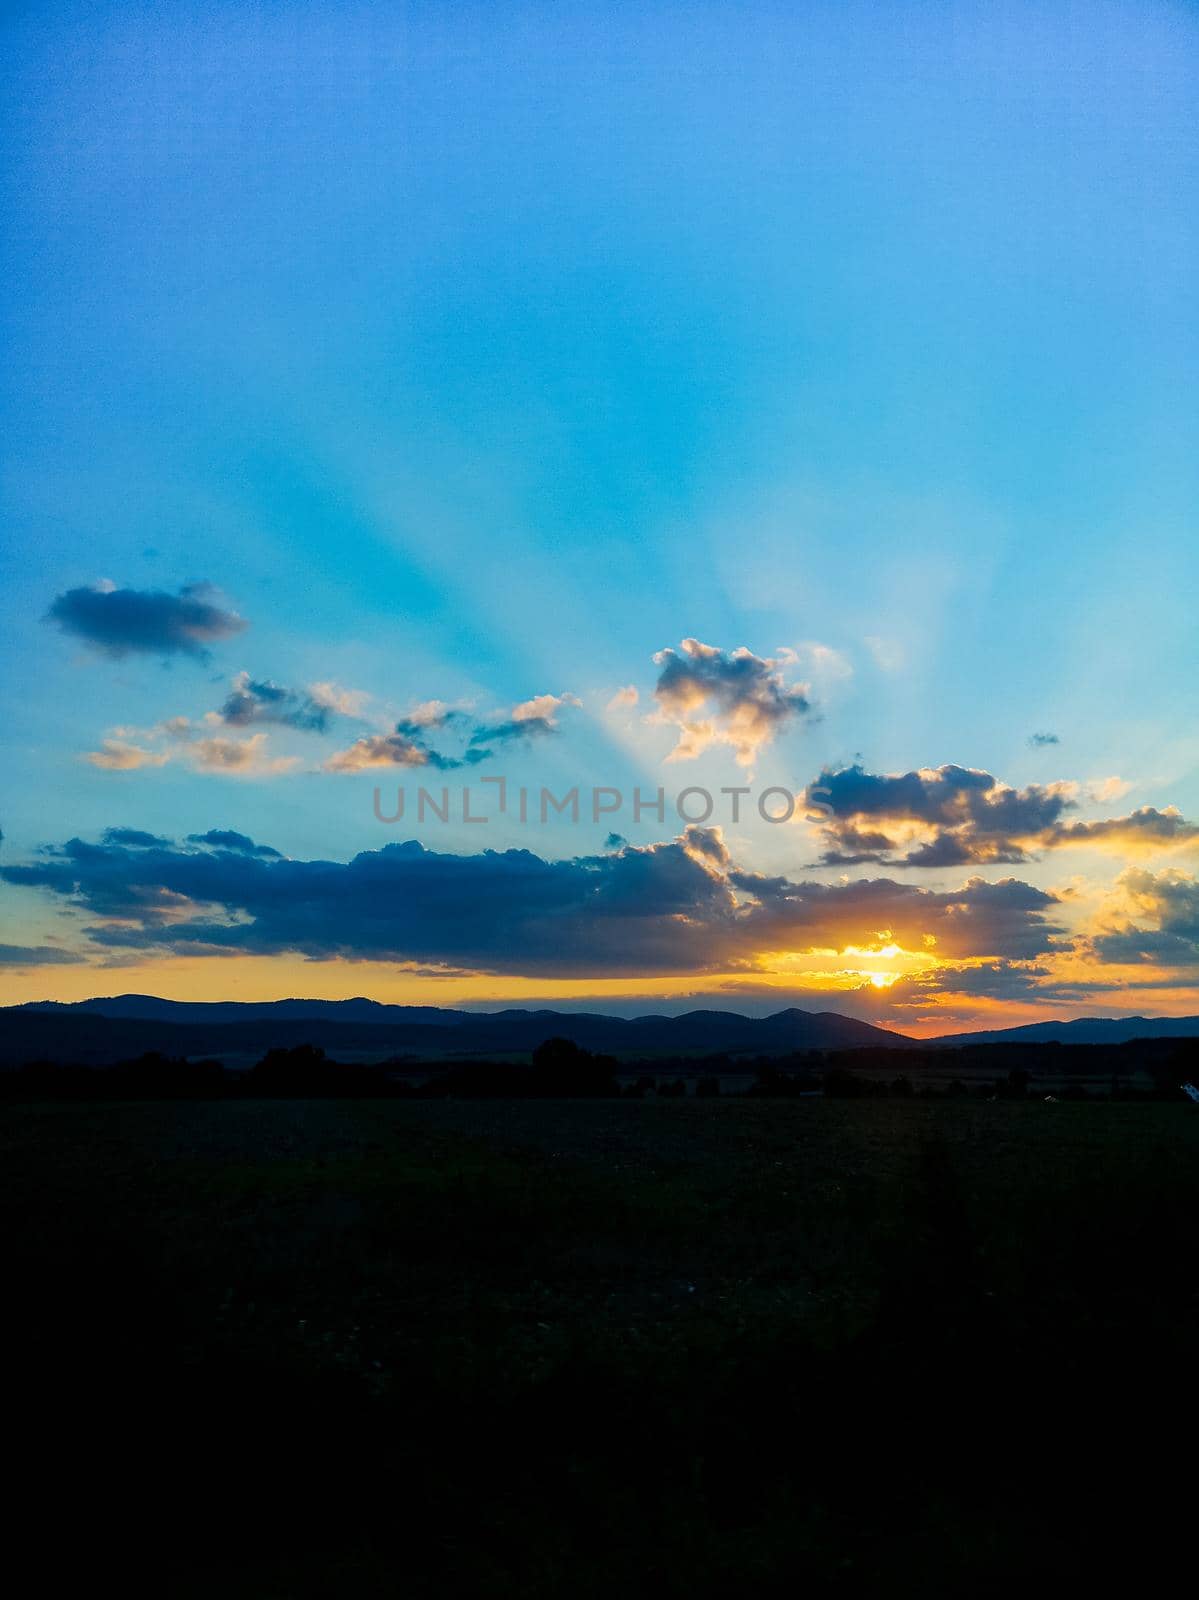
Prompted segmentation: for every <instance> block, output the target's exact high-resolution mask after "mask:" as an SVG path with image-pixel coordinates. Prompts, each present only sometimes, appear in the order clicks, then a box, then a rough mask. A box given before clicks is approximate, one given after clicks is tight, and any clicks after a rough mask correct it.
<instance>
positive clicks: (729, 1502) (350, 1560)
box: [0, 1100, 1199, 1600]
mask: <svg viewBox="0 0 1199 1600" xmlns="http://www.w3.org/2000/svg"><path fill="white" fill-rule="evenodd" d="M2 1118H3V1120H2V1122H0V1183H2V1185H3V1188H4V1197H5V1202H6V1213H7V1215H8V1217H9V1224H8V1227H7V1229H6V1237H7V1240H8V1243H7V1247H6V1260H5V1263H4V1272H5V1283H6V1285H7V1286H8V1288H9V1291H10V1306H11V1309H10V1312H9V1314H8V1317H7V1321H6V1326H5V1332H6V1339H7V1342H8V1345H9V1350H8V1359H7V1365H6V1368H5V1370H6V1371H7V1372H8V1374H9V1375H10V1380H11V1396H12V1399H13V1400H14V1401H16V1400H20V1401H21V1402H22V1408H21V1409H22V1410H23V1411H24V1412H25V1413H26V1417H25V1423H24V1427H23V1431H21V1432H20V1433H10V1439H11V1440H12V1443H11V1444H10V1450H11V1451H12V1452H15V1453H16V1458H17V1459H18V1460H19V1461H20V1462H21V1464H22V1479H23V1481H24V1484H25V1486H26V1489H27V1490H28V1493H29V1497H30V1500H31V1502H32V1504H33V1506H34V1507H35V1508H37V1509H45V1508H46V1506H47V1504H49V1508H50V1510H51V1511H52V1513H53V1516H54V1520H55V1521H56V1523H57V1524H59V1525H60V1526H61V1527H62V1528H64V1529H69V1530H71V1537H70V1538H69V1539H67V1540H65V1541H62V1542H61V1543H60V1544H59V1545H58V1546H57V1547H56V1546H55V1545H54V1544H52V1545H50V1546H47V1547H46V1548H45V1550H44V1551H43V1560H44V1561H46V1560H48V1561H51V1562H53V1561H55V1560H56V1559H57V1557H58V1555H59V1554H60V1553H62V1551H64V1550H66V1551H68V1552H70V1553H73V1554H75V1555H78V1554H79V1553H80V1552H81V1551H83V1552H86V1553H87V1557H88V1559H89V1560H91V1561H94V1562H95V1563H97V1564H98V1565H99V1567H100V1568H101V1569H105V1570H116V1571H118V1572H120V1573H122V1574H123V1575H124V1578H125V1582H126V1586H127V1587H134V1586H135V1579H136V1580H138V1581H142V1580H145V1581H147V1582H148V1584H149V1586H150V1587H152V1588H153V1589H154V1590H155V1592H157V1593H159V1594H177V1595H180V1596H191V1595H195V1596H199V1595H208V1594H213V1593H218V1592H219V1593H221V1594H224V1595H232V1596H239V1595H245V1596H262V1597H270V1600H273V1597H280V1600H282V1597H292V1596H294V1597H298V1600H303V1597H310V1596H311V1597H315V1596H323V1595H334V1594H336V1595H346V1594H350V1595H355V1594H363V1595H371V1596H373V1595H391V1594H396V1595H400V1594H402V1595H405V1596H424V1595H429V1596H433V1595H438V1596H441V1595H446V1594H449V1593H479V1594H487V1595H499V1596H517V1595H520V1596H534V1597H538V1596H550V1595H555V1596H556V1595H571V1596H576V1595H577V1596H592V1595H594V1596H600V1595H604V1596H608V1595H612V1594H614V1593H623V1594H628V1593H643V1592H644V1593H651V1592H652V1593H654V1594H658V1595H664V1596H671V1595H676V1594H677V1595H683V1594H687V1595H713V1596H714V1595H726V1594H731V1593H749V1594H766V1595H771V1594H775V1593H778V1594H782V1593H784V1592H786V1593H793V1592H794V1589H795V1586H796V1584H797V1583H800V1582H815V1583H818V1584H819V1585H820V1586H821V1587H823V1588H828V1589H832V1590H834V1591H837V1590H841V1589H844V1590H846V1591H848V1590H850V1589H856V1588H857V1587H858V1586H860V1585H862V1584H867V1585H873V1586H879V1587H882V1586H887V1587H890V1586H893V1585H901V1586H904V1587H907V1586H912V1585H922V1586H925V1587H927V1586H930V1585H932V1586H938V1587H944V1588H948V1589H955V1590H960V1589H961V1588H964V1587H965V1586H967V1585H969V1586H971V1587H972V1588H975V1589H977V1588H979V1587H980V1586H981V1587H984V1588H985V1587H987V1585H988V1584H989V1583H991V1582H994V1583H995V1584H997V1585H998V1584H1001V1583H1011V1582H1016V1581H1023V1580H1027V1579H1029V1578H1030V1577H1033V1576H1037V1577H1038V1578H1040V1579H1041V1580H1044V1579H1046V1578H1048V1579H1053V1580H1056V1581H1065V1582H1070V1581H1078V1580H1080V1579H1082V1578H1084V1577H1086V1576H1088V1575H1090V1574H1091V1573H1092V1572H1093V1571H1094V1570H1096V1569H1097V1568H1098V1569H1103V1570H1104V1571H1106V1572H1107V1573H1108V1575H1110V1574H1111V1572H1112V1571H1113V1570H1114V1569H1115V1567H1116V1565H1117V1563H1118V1562H1119V1561H1120V1560H1121V1559H1131V1560H1132V1561H1133V1563H1134V1567H1135V1565H1136V1563H1138V1562H1139V1563H1140V1568H1139V1571H1140V1573H1141V1576H1142V1577H1143V1576H1144V1572H1145V1563H1146V1562H1147V1560H1148V1559H1149V1556H1148V1554H1147V1552H1153V1553H1154V1559H1157V1557H1158V1556H1159V1555H1160V1553H1161V1552H1163V1551H1164V1549H1165V1545H1166V1542H1167V1538H1168V1534H1169V1530H1170V1527H1171V1526H1172V1525H1173V1519H1174V1517H1175V1516H1176V1515H1179V1514H1180V1512H1181V1508H1182V1505H1183V1504H1184V1503H1185V1494H1186V1479H1185V1477H1182V1476H1179V1475H1177V1472H1176V1469H1172V1468H1171V1466H1170V1464H1169V1463H1170V1456H1169V1454H1168V1453H1167V1451H1166V1450H1165V1448H1164V1447H1163V1446H1162V1445H1161V1444H1159V1442H1158V1425H1159V1424H1160V1423H1161V1422H1163V1421H1166V1420H1168V1421H1169V1422H1170V1424H1171V1426H1172V1427H1173V1428H1175V1429H1181V1428H1184V1427H1185V1425H1186V1424H1185V1419H1186V1416H1187V1408H1188V1407H1189V1405H1190V1388H1191V1379H1190V1376H1189V1369H1190V1364H1191V1362H1192V1360H1193V1352H1194V1349H1195V1335H1196V1332H1197V1331H1199V1326H1197V1325H1199V1296H1197V1294H1196V1279H1195V1275H1194V1271H1193V1260H1194V1247H1193V1242H1192V1233H1193V1227H1194V1221H1195V1217H1196V1209H1197V1208H1196V1201H1197V1199H1199V1165H1197V1159H1196V1158H1197V1157H1199V1116H1195V1115H1192V1114H1191V1112H1190V1108H1189V1107H1185V1106H1175V1105H1162V1104H1158V1105H1154V1104H1140V1105H1129V1104H1119V1103H1096V1104H1065V1103H1063V1104H1061V1105H1053V1106H1046V1105H1044V1104H1043V1103H1041V1102H1032V1103H996V1104H989V1103H986V1102H977V1101H967V1102H919V1101H916V1102H905V1101H878V1102H874V1101H858V1102H835V1101H804V1102H798V1103H797V1102H762V1101H759V1102H753V1101H737V1102H730V1101H723V1102H722V1101H716V1102H696V1101H690V1100H688V1101H672V1102H661V1101H646V1102H638V1101H619V1102H609V1101H594V1102H586V1101H583V1102H578V1101H576V1102H546V1101H533V1102H495V1101H493V1102H483V1103H469V1102H411V1103H410V1102H394V1101H393V1102H352V1101H350V1102H347V1101H342V1102H337V1101H311V1102H303V1101H258V1102H253V1101H251V1102H208V1103H204V1102H197V1103H184V1104H178V1103H177V1104H159V1103H155V1104H132V1105H128V1104H110V1105H103V1106H83V1105H72V1104H60V1105H53V1106H32V1107H30V1106H22V1107H16V1106H8V1107H5V1108H4V1109H3V1112H2ZM1179 1497H1181V1498H1179ZM1176 1502H1177V1503H1176ZM10 1509H12V1507H10ZM17 1520H18V1522H20V1521H21V1519H20V1518H18V1519H17ZM1177 1525H1178V1526H1182V1525H1183V1524H1182V1523H1181V1522H1179V1523H1178V1524H1177ZM1133 1535H1135V1536H1136V1537H1132V1536H1133Z"/></svg>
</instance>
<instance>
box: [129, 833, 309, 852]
mask: <svg viewBox="0 0 1199 1600" xmlns="http://www.w3.org/2000/svg"><path fill="white" fill-rule="evenodd" d="M111 832H112V830H111V829H109V832H108V833H106V834H105V835H104V840H105V843H113V842H118V843H119V841H113V840H111V839H110V834H111ZM187 841H188V843H189V844H206V845H208V846H209V847H210V848H211V849H213V850H232V851H233V852H234V854H236V855H243V856H278V855H279V851H278V850H275V849H272V847H271V846H270V845H269V844H255V843H254V841H253V839H251V838H248V837H247V835H246V834H244V833H235V832H234V831H233V829H232V828H209V830H208V832H207V833H189V834H188V836H187ZM156 842H157V843H159V844H169V843H170V841H169V840H166V839H160V840H158V841H156Z"/></svg>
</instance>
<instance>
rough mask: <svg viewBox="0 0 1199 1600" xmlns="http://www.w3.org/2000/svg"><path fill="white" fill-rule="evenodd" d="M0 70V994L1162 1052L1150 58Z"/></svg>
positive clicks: (1160, 201)
mask: <svg viewBox="0 0 1199 1600" xmlns="http://www.w3.org/2000/svg"><path fill="white" fill-rule="evenodd" d="M0 26H2V27H3V32H4V48H3V50H2V51H0V76H2V78H3V80H4V82H3V85H2V93H0V99H2V102H3V110H2V111H0V119H2V122H3V127H2V129H0V133H2V145H3V149H4V151H5V155H4V157H3V159H2V161H0V285H2V288H0V315H2V317H3V337H4V342H5V347H6V350H7V356H6V361H5V363H4V366H3V370H2V371H0V440H2V441H3V443H2V445H0V453H2V457H3V472H2V477H0V560H2V562H3V566H2V569H0V578H2V583H3V591H2V592H3V601H2V607H3V621H4V628H3V636H2V643H0V658H2V659H0V683H2V685H3V694H4V715H3V718H2V719H0V773H2V774H3V781H2V783H0V826H2V828H3V842H2V843H0V999H3V1000H4V1001H6V1002H8V1003H12V1002H17V1001H22V1000H33V999H47V998H52V999H63V1000H70V999H79V998H83V997H85V996H88V995H96V994H111V993H119V992H127V991H138V992H146V993H155V994H160V995H165V996H172V997H178V998H189V999H204V998H211V999H218V998H219V999H238V998H244V999H262V998H272V997H277V996H284V995H294V994H307V995H326V996H330V997H337V996H348V995H356V994H368V995H371V996H374V997H375V998H378V999H381V1000H390V1001H397V1002H405V1001H410V1002H412V1003H421V1004H428V1003H436V1004H446V1005H463V1004H466V1005H490V1004H509V1003H511V1004H519V1005H524V1004H532V1003H538V1002H543V1003H547V1004H554V1005H563V1006H569V1005H574V1006H580V1005H585V1006H588V1007H591V1008H602V1009H610V1010H614V1011H623V1012H625V1013H636V1012H644V1011H653V1010H659V1011H678V1010H685V1009H688V1008H690V1007H693V1006H696V1005H718V1006H721V1007H725V1008H727V1009H735V1010H743V1011H748V1012H755V1013H762V1012H765V1011H772V1010H777V1009H780V1008H781V1007H782V1006H784V1005H799V1006H803V1007H804V1008H805V1009H813V1010H838V1011H842V1012H844V1013H846V1014H853V1015H858V1016H863V1017H869V1018H871V1019H872V1020H876V1021H879V1022H881V1023H883V1024H884V1025H886V1026H889V1027H893V1028H897V1029H899V1030H900V1031H903V1032H908V1033H914V1034H920V1035H930V1034H936V1033H938V1032H941V1033H944V1032H953V1031H958V1030H960V1029H962V1028H966V1027H972V1026H1003V1025H1007V1024H1009V1023H1010V1024H1016V1023H1021V1022H1026V1021H1030V1020H1034V1019H1037V1018H1041V1017H1050V1016H1065V1015H1105V1016H1117V1015H1122V1014H1130V1013H1131V1014H1153V1015H1165V1014H1174V1015H1181V1014H1190V1013H1195V1012H1199V879H1197V876H1196V874H1197V873H1199V860H1197V858H1199V825H1197V824H1196V821H1195V820H1193V819H1199V734H1197V733H1196V723H1195V683H1196V666H1197V665H1199V661H1197V654H1196V643H1195V640H1196V632H1195V626H1194V609H1195V603H1196V598H1197V596H1199V537H1197V534H1199V527H1197V522H1199V515H1197V513H1199V426H1197V423H1199V416H1197V411H1199V401H1197V397H1199V382H1197V380H1199V312H1197V310H1196V297H1195V292H1194V286H1195V283H1196V281H1197V280H1199V127H1197V124H1196V119H1195V116H1194V106H1195V104H1196V98H1197V91H1199V12H1197V11H1196V9H1195V8H1194V7H1193V6H1191V5H1184V4H1152V3H1148V0H1141V3H1138V4H1104V3H1102V0H1088V3H1086V4H1077V5H1075V4H1054V3H1047V0H1041V3H1039V4H1035V5H1028V6H1023V5H1020V4H1018V3H1015V4H1011V5H1005V6H994V5H990V4H979V5H969V4H962V5H952V4H945V3H940V4H925V5H921V4H911V5H904V6H894V5H891V4H883V3H877V4H866V3H855V0H846V3H838V4H827V5H826V4H815V3H813V4H804V3H802V0H799V3H791V4H787V5H781V4H780V5H772V4H765V3H755V0H746V3H742V4H729V3H725V4H720V5H714V4H713V5H705V4H702V3H700V4H696V3H688V4H687V5H677V6H676V5H667V4H654V3H648V4H645V5H640V6H636V7H614V6H611V5H605V6H597V5H572V4H570V3H565V4H563V3H559V4H554V5H520V4H511V5H509V4H495V3H488V4H486V5H480V6H472V5H470V4H462V3H458V0H456V3H454V4H452V5H451V4H424V3H419V0H418V3H412V4H408V5H398V6H394V7H378V6H372V7H355V6H353V5H348V4H336V5H335V4H332V3H324V4H317V3H314V4H308V5H305V4H296V5H288V6H282V5H275V4H265V3H264V4H257V5H255V4H247V3H244V0H240V3H238V4H208V5H202V6H196V5H189V4H187V3H186V0H184V3H181V4H179V5H177V6H171V7H165V8H164V7H157V6H148V5H146V6H143V5H133V4H126V5H105V4H103V3H99V4H88V5H86V6H83V5H80V6H65V5H56V4H53V3H41V4H37V5H27V6H21V5H15V6H13V7H10V8H8V9H7V10H6V12H5V16H4V20H3V23H2V24H0ZM500 779H503V780H504V783H503V784H502V785H501V783H500V782H499V781H498V780H500ZM422 787H423V788H424V789H425V790H426V791H427V792H428V794H429V795H430V796H431V797H432V802H433V803H434V804H436V805H437V806H439V807H440V808H442V809H444V810H445V813H446V817H445V820H442V818H441V816H440V815H439V814H438V812H437V811H436V810H434V809H433V805H432V804H429V803H426V805H425V807H424V813H423V815H421V814H420V811H419V807H418V801H419V790H420V789H421V788H422ZM659 788H661V789H662V791H663V804H662V807H661V815H658V814H657V812H656V811H655V809H654V808H653V806H652V805H648V806H643V807H642V809H641V814H640V815H639V816H638V815H635V814H634V807H633V795H634V791H638V790H639V791H640V793H641V795H642V798H643V799H644V800H646V801H650V802H652V801H653V800H654V799H655V798H656V796H657V791H658V789H659ZM737 788H743V789H745V790H746V791H747V792H746V793H745V794H742V795H740V796H737V795H732V794H729V793H722V791H725V790H729V789H737ZM522 790H523V791H524V793H525V802H524V807H523V810H524V815H523V817H522V807H521V801H520V793H521V791H522ZM543 790H545V791H548V793H549V794H550V795H551V796H552V797H553V802H551V803H548V804H546V805H545V806H544V808H543V804H542V791H543ZM687 790H690V791H692V792H691V793H689V794H687V795H686V797H685V798H684V799H683V801H682V811H681V812H680V809H679V804H678V801H679V797H680V795H681V794H682V792H683V791H687ZM401 791H402V792H403V795H404V815H403V816H402V817H399V818H397V817H396V816H395V814H396V812H397V810H398V807H399V795H400V793H401ZM443 791H445V792H444V794H443ZM573 791H577V793H578V797H579V798H578V816H577V819H576V817H575V816H574V815H573V804H572V803H571V801H570V798H569V797H570V796H571V794H572V792H573ZM772 791H773V794H772V797H771V792H772ZM376 792H377V793H378V800H377V801H376ZM597 793H598V799H597ZM614 794H615V795H617V796H618V797H619V802H620V803H619V805H617V804H616V802H615V800H614ZM464 795H465V799H464ZM706 797H710V798H711V805H710V808H706V807H705V799H706ZM559 801H562V802H564V803H563V804H562V808H561V810H560V811H559V810H558V809H557V808H556V802H559ZM763 802H764V804H763ZM464 806H465V808H466V809H465V811H464ZM543 809H544V811H545V816H544V820H543V818H542V810H543ZM784 809H786V811H787V815H786V817H785V818H781V819H780V815H779V814H780V813H781V812H782V811H783V810H784ZM772 813H773V815H772ZM476 816H479V817H484V818H485V820H483V821H474V820H467V818H472V817H476ZM380 818H384V819H391V820H380Z"/></svg>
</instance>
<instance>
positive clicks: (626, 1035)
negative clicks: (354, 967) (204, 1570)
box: [0, 995, 915, 1064]
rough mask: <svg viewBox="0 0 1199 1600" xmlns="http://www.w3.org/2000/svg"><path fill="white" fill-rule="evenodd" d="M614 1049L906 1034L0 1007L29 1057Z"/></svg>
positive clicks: (729, 1016)
mask: <svg viewBox="0 0 1199 1600" xmlns="http://www.w3.org/2000/svg"><path fill="white" fill-rule="evenodd" d="M551 1038H560V1039H570V1040H573V1042H574V1043H575V1044H578V1045H581V1046H582V1047H583V1048H584V1049H588V1050H598V1051H603V1052H605V1053H613V1052H620V1053H623V1054H645V1055H652V1054H657V1053H663V1054H670V1053H674V1054H677V1053H689V1054H690V1053H707V1054H715V1053H718V1052H726V1051H730V1052H733V1051H744V1052H749V1053H754V1054H762V1055H781V1054H786V1053H788V1052H790V1051H792V1050H852V1049H859V1048H867V1047H874V1048H879V1047H894V1048H901V1049H902V1048H905V1047H908V1046H911V1045H912V1044H914V1043H915V1041H914V1040H911V1039H908V1038H906V1037H905V1036H904V1035H903V1034H899V1033H892V1032H890V1031H889V1030H887V1029H885V1028H878V1027H875V1026H874V1025H873V1024H871V1023H868V1022H859V1021H857V1020H856V1019H855V1018H852V1017H843V1016H840V1015H838V1013H836V1012H833V1011H821V1012H812V1011H801V1010H799V1009H798V1008H796V1007H790V1008H788V1009H787V1010H785V1011H778V1012H776V1013H775V1014H774V1015H773V1016H768V1017H744V1016H741V1015H740V1014H739V1013H737V1012H733V1011H689V1012H686V1013H684V1014H683V1015H682V1016H677V1017H668V1016H659V1015H646V1016H641V1017H632V1018H629V1017H614V1016H607V1015H604V1014H603V1013H599V1012H571V1011H551V1010H537V1011H524V1010H516V1009H508V1010H504V1011H498V1012H475V1011H454V1010H442V1009H441V1008H439V1007H437V1006H393V1005H383V1004H380V1003H379V1002H378V1001H374V1000H367V999H361V998H360V999H354V1000H302V999H292V1000H271V1001H250V1002H244V1001H193V1000H161V999H159V998H158V997H157V996H154V995H114V996H111V997H107V998H97V999H92V1000H81V1001H75V1002H72V1003H61V1002H57V1001H35V1002H29V1003H27V1004H25V1005H22V1006H8V1007H5V1008H3V1009H0V1060H5V1061H8V1062H13V1061H25V1060H29V1059H32V1058H34V1057H36V1056H45V1057H49V1058H52V1059H57V1060H68V1059H69V1060H75V1061H80V1062H93V1063H95V1064H102V1063H104V1062H107V1061H118V1060H123V1059H125V1058H127V1057H129V1056H131V1055H137V1054H140V1053H142V1052H144V1051H147V1050H156V1051H160V1052H162V1053H163V1054H164V1055H171V1056H213V1057H218V1058H219V1057H223V1056H240V1055H247V1054H254V1053H261V1052H263V1051H265V1050H268V1049H272V1048H286V1047H290V1046H293V1045H297V1044H314V1045H319V1046H321V1047H322V1048H323V1049H324V1050H326V1051H327V1052H328V1053H329V1054H330V1055H333V1054H336V1053H337V1052H338V1051H339V1050H340V1051H353V1052H354V1053H356V1054H359V1055H361V1054H363V1053H369V1054H370V1055H373V1056H375V1057H376V1058H377V1059H380V1060H381V1059H384V1058H386V1057H389V1056H394V1055H398V1054H401V1053H407V1054H420V1053H421V1052H435V1053H437V1054H438V1055H443V1054H446V1053H450V1054H455V1055H456V1054H462V1055H481V1054H484V1053H488V1052H494V1053H499V1052H507V1051H528V1050H533V1049H535V1048H536V1047H537V1046H538V1045H539V1044H542V1043H543V1042H544V1041H545V1040H546V1039H551Z"/></svg>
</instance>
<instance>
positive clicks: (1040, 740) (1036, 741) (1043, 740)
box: [1028, 733, 1062, 750]
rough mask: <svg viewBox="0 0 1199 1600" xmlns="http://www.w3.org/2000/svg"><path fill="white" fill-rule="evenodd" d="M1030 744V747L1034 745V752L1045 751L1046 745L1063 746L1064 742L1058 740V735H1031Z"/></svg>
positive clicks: (1029, 737)
mask: <svg viewBox="0 0 1199 1600" xmlns="http://www.w3.org/2000/svg"><path fill="white" fill-rule="evenodd" d="M1028 742H1029V744H1030V745H1032V747H1033V749H1034V750H1040V749H1043V748H1044V747H1045V745H1049V744H1061V742H1062V741H1061V740H1060V739H1059V738H1058V736H1057V734H1056V733H1030V734H1029V736H1028Z"/></svg>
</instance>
